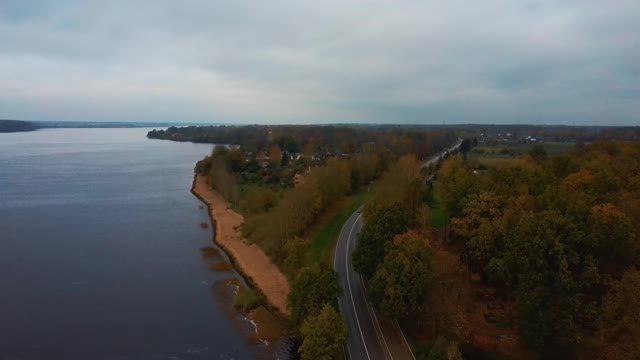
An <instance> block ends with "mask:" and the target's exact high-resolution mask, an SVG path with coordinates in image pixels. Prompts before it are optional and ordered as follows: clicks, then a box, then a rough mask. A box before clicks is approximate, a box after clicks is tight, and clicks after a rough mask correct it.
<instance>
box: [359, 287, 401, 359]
mask: <svg viewBox="0 0 640 360" xmlns="http://www.w3.org/2000/svg"><path fill="white" fill-rule="evenodd" d="M360 284H361V285H362V289H364V292H365V293H366V292H367V286H366V285H365V284H364V280H362V276H360ZM367 310H368V311H369V317H370V318H371V320H373V321H374V322H375V323H376V326H377V327H378V331H379V332H380V336H382V341H383V342H384V347H386V348H387V352H388V353H389V357H390V358H391V360H393V355H392V354H391V350H389V344H387V339H386V338H385V337H384V332H383V331H382V327H381V326H380V323H379V322H378V316H376V311H375V310H374V309H373V308H371V306H370V305H369V301H367ZM385 357H386V356H385Z"/></svg>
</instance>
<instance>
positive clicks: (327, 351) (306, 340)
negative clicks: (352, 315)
mask: <svg viewBox="0 0 640 360" xmlns="http://www.w3.org/2000/svg"><path fill="white" fill-rule="evenodd" d="M300 333H301V334H302V344H301V345H300V348H299V349H298V353H299V354H300V357H301V359H303V360H307V359H309V360H325V359H326V360H331V359H335V358H337V356H338V354H339V351H340V350H341V349H342V347H343V346H344V345H345V344H346V342H347V328H346V327H345V324H344V320H343V319H342V317H341V316H340V314H338V312H337V311H336V310H335V308H334V307H333V306H331V305H329V304H326V303H325V304H324V305H323V306H322V310H321V311H320V313H319V314H318V315H310V316H309V317H307V318H306V319H305V320H304V323H303V324H302V327H301V329H300Z"/></svg>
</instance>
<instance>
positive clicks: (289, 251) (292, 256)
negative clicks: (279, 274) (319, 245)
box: [282, 236, 310, 279]
mask: <svg viewBox="0 0 640 360" xmlns="http://www.w3.org/2000/svg"><path fill="white" fill-rule="evenodd" d="M309 246H310V241H309V240H306V239H303V238H301V237H298V236H294V237H292V238H291V239H289V240H287V241H286V242H285V243H284V253H285V259H284V263H283V264H282V265H283V266H282V267H283V270H284V273H285V274H287V276H288V277H289V278H290V279H293V278H295V275H296V274H297V273H298V271H299V270H300V269H301V268H302V266H303V265H304V263H305V261H306V256H307V253H308V250H309Z"/></svg>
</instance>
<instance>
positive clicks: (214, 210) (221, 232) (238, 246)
mask: <svg viewBox="0 0 640 360" xmlns="http://www.w3.org/2000/svg"><path fill="white" fill-rule="evenodd" d="M191 191H192V192H193V193H194V194H195V195H196V196H197V197H198V198H199V199H200V200H202V201H203V202H204V203H205V204H207V205H208V207H209V215H210V216H211V222H212V224H214V226H215V241H216V243H217V244H218V245H220V247H222V248H223V249H224V250H225V251H226V252H227V253H228V254H229V256H231V258H232V259H233V262H234V263H235V266H236V269H237V270H238V271H240V272H241V273H242V274H243V275H244V276H245V277H246V278H248V279H249V281H251V282H252V283H253V284H254V285H255V286H256V287H257V288H258V289H260V291H261V292H262V293H263V294H264V296H265V297H266V298H267V301H268V302H269V303H270V304H271V305H273V306H275V307H276V308H277V309H278V310H279V311H280V312H282V313H284V314H288V313H289V312H288V311H287V296H288V295H289V283H288V282H287V278H286V277H285V276H284V274H282V272H280V270H279V269H278V268H277V267H276V266H275V265H274V264H273V263H272V262H271V259H269V257H268V256H267V255H266V254H265V253H264V252H263V251H262V250H261V249H260V248H259V247H258V246H257V245H255V244H249V242H248V241H247V240H246V239H243V238H242V237H241V235H240V231H239V230H238V229H239V228H240V225H242V222H243V221H244V219H243V217H242V215H240V214H238V213H236V212H235V211H233V210H231V209H229V203H227V201H226V200H224V198H223V197H222V196H221V195H220V194H218V193H217V192H215V191H213V190H212V189H211V188H210V187H209V185H208V184H207V182H206V178H205V177H203V176H200V175H197V176H196V177H195V180H194V182H193V187H192V189H191Z"/></svg>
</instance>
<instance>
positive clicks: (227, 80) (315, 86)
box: [0, 0, 640, 124]
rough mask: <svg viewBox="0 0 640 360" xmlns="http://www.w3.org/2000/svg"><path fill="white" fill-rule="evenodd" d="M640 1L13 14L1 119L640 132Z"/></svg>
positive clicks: (6, 20)
mask: <svg viewBox="0 0 640 360" xmlns="http://www.w3.org/2000/svg"><path fill="white" fill-rule="evenodd" d="M638 21H640V4H638V3H637V1H628V0H617V1H614V2H609V3H604V2H601V1H595V0H582V1H578V0H564V1H551V0H549V1H512V0H488V1H483V2H481V3H478V4H475V3H474V4H470V3H469V2H466V1H460V0H453V1H448V2H436V1H393V2H390V1H333V0H331V1H317V2H301V1H290V0H289V1H285V0H282V1H278V0H274V1H268V2H261V1H246V0H237V1H231V2H222V1H184V2H175V1H168V0H159V1H150V0H149V1H134V2H131V1H124V0H114V1H108V2H97V1H96V2H91V1H89V2H88V1H37V2H35V1H28V0H27V1H10V0H5V1H3V2H1V3H0V118H11V117H15V118H37V119H60V120H63V119H64V120H114V121H116V120H117V121H123V120H138V121H140V120H148V121H152V120H172V121H176V120H184V121H216V122H219V121H229V122H233V121H241V122H277V123H283V122H395V123H407V122H411V123H441V122H442V121H446V122H449V123H453V122H457V123H460V122H464V123H471V122H496V123H523V122H536V123H569V124H570V123H578V124H580V123H582V124H594V123H611V124H637V123H639V122H640V121H639V119H638V115H637V114H638V105H637V104H638V103H640V101H639V100H640V95H639V93H640V91H639V85H638V84H639V83H640V82H639V81H634V80H635V79H637V75H638V72H639V68H638V63H640V61H638V60H639V59H640V33H638V32H637V31H635V28H636V25H635V24H636V23H637V22H638Z"/></svg>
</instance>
